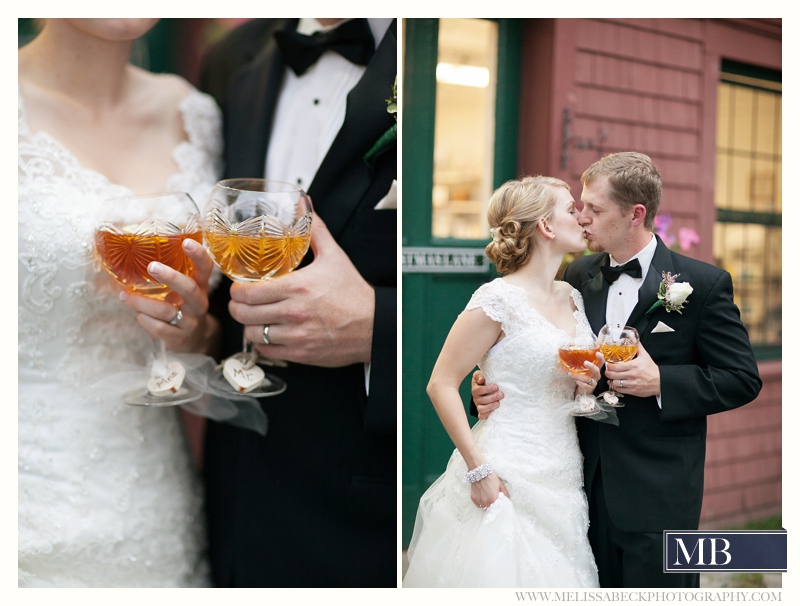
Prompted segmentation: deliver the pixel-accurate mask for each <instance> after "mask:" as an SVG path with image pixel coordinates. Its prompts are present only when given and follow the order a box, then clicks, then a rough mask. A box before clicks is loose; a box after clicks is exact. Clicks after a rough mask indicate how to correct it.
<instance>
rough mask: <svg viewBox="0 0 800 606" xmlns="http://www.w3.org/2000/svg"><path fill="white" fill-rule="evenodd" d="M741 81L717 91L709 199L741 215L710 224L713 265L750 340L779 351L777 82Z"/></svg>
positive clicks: (779, 178) (778, 85)
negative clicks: (728, 282) (728, 283)
mask: <svg viewBox="0 0 800 606" xmlns="http://www.w3.org/2000/svg"><path fill="white" fill-rule="evenodd" d="M748 80H749V82H748V84H749V85H750V86H745V85H742V84H738V83H731V82H721V83H720V85H719V94H718V105H717V163H716V175H715V191H714V200H715V204H716V206H717V208H719V209H726V210H734V211H744V212H743V213H741V212H740V213H727V214H723V215H721V216H722V217H723V218H724V219H725V220H726V221H735V222H721V221H718V222H717V223H716V224H715V226H714V245H713V248H714V259H715V261H716V263H717V264H718V265H719V266H720V267H722V268H724V269H726V270H727V271H728V272H730V274H731V276H732V277H733V287H734V297H735V302H736V304H737V305H738V307H739V310H740V312H741V314H742V321H743V322H744V324H745V326H746V327H747V330H748V333H749V335H750V340H751V341H752V342H753V343H754V344H756V345H780V344H781V305H782V304H781V275H782V258H781V238H782V229H781V226H780V222H781V215H780V213H781V208H782V189H781V178H782V156H781V127H782V119H781V104H782V98H781V91H780V84H779V83H778V84H776V83H774V82H766V81H763V84H762V81H759V80H757V79H755V78H748ZM762 85H763V88H760V86H762ZM748 212H749V213H752V214H748Z"/></svg>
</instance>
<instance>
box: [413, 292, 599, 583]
mask: <svg viewBox="0 0 800 606" xmlns="http://www.w3.org/2000/svg"><path fill="white" fill-rule="evenodd" d="M572 298H573V300H574V302H575V305H576V308H577V309H576V311H575V313H574V317H575V320H576V325H577V326H576V330H577V331H579V332H591V328H590V326H589V322H588V320H587V319H586V314H585V312H584V308H583V299H582V297H581V295H580V293H579V292H578V291H577V290H573V292H572ZM475 308H481V309H482V310H483V311H484V312H485V313H486V315H488V316H489V317H490V318H491V319H492V320H495V321H496V322H500V324H501V326H502V330H503V331H504V333H505V338H504V339H503V340H501V341H500V342H499V343H497V344H496V345H495V346H494V347H492V349H490V350H489V351H488V352H487V354H486V355H485V356H484V358H483V359H482V360H481V362H480V368H481V371H482V372H483V374H484V376H485V377H486V382H487V384H488V383H496V384H498V385H499V386H500V388H501V390H502V392H503V393H504V394H505V397H504V398H503V400H502V402H501V405H500V407H499V408H498V409H497V410H495V411H493V412H492V414H491V415H490V416H489V418H488V419H487V420H486V421H478V422H477V423H476V424H475V426H474V427H473V430H472V432H473V435H474V436H475V439H476V442H477V444H478V446H479V448H480V449H481V452H482V453H483V455H484V457H485V458H486V460H487V461H488V462H490V463H491V464H492V465H493V466H494V469H495V473H496V474H497V475H498V476H499V477H500V478H501V479H502V480H503V482H504V484H505V486H506V488H507V489H508V492H509V494H510V496H511V498H510V500H509V499H508V498H506V497H505V496H504V495H502V494H501V495H500V497H499V498H498V500H497V501H495V503H493V504H492V505H491V506H490V507H489V509H488V510H487V511H483V510H481V509H479V508H478V507H476V506H475V505H474V504H473V503H472V501H471V500H470V485H469V484H468V483H466V482H465V480H464V472H466V471H467V467H466V465H465V463H464V460H463V458H462V457H461V455H460V454H459V453H458V450H455V451H454V452H453V455H452V457H451V458H450V461H449V462H448V464H447V469H446V471H445V472H444V474H443V475H442V476H441V477H439V479H437V480H436V481H435V482H434V483H433V485H432V486H431V487H430V488H429V489H428V490H427V491H426V492H425V494H424V495H423V496H422V498H421V499H420V504H419V509H418V511H417V519H416V525H415V527H414V535H413V537H412V539H411V544H410V546H409V549H408V557H409V568H408V572H407V573H406V576H405V578H404V579H403V586H404V587H565V588H572V587H597V586H598V580H597V567H596V566H595V562H594V558H593V556H592V552H591V548H590V547H589V541H588V539H587V535H586V533H587V529H588V526H589V516H588V506H587V501H586V496H585V495H584V492H583V458H582V455H581V452H580V449H579V447H578V438H577V434H576V431H575V420H574V417H571V416H569V415H568V413H567V412H566V407H565V403H566V402H569V401H570V400H572V399H573V390H574V386H575V384H574V382H573V381H572V380H571V379H570V378H569V376H568V375H567V373H566V372H564V371H563V370H562V369H561V368H559V362H558V345H559V342H560V341H562V340H563V339H565V338H567V336H568V335H567V334H566V333H565V332H564V331H562V330H560V329H558V328H556V327H555V326H553V325H552V324H550V323H549V322H547V321H546V320H545V319H544V318H543V317H542V316H541V315H540V314H539V313H538V312H537V311H536V310H535V309H534V308H533V307H531V306H530V305H529V303H528V299H527V293H526V292H525V291H524V290H523V289H521V288H520V287H518V286H515V285H512V284H509V283H507V282H506V281H505V280H503V279H502V278H498V279H496V280H494V281H492V282H489V283H488V284H484V285H483V286H481V287H480V288H479V289H478V290H477V291H476V292H475V294H473V296H472V298H471V299H470V301H469V303H468V305H467V309H468V310H469V309H475Z"/></svg>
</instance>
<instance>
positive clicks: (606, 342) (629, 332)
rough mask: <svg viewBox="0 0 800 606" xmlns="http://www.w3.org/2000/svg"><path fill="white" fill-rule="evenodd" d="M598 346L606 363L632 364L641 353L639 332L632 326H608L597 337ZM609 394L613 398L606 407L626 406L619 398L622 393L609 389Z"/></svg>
mask: <svg viewBox="0 0 800 606" xmlns="http://www.w3.org/2000/svg"><path fill="white" fill-rule="evenodd" d="M597 345H598V346H599V347H600V351H602V352H603V357H604V358H605V359H606V363H611V364H616V363H619V362H630V361H631V360H633V359H634V358H635V357H636V354H637V353H638V352H639V332H638V331H637V330H636V329H635V328H633V327H632V326H624V327H622V328H614V327H611V326H609V325H608V324H606V325H605V326H603V328H601V329H600V333H599V334H598V335H597ZM608 393H609V395H610V396H613V397H612V398H610V399H609V400H607V401H606V406H611V407H613V408H622V407H623V406H625V404H623V403H622V402H620V401H619V398H621V397H622V394H621V393H617V392H616V391H614V390H613V389H609V390H608Z"/></svg>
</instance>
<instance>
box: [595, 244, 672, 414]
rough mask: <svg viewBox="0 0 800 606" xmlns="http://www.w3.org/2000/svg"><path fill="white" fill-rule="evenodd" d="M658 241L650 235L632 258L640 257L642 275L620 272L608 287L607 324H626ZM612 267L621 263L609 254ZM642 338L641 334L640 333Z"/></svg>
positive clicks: (637, 299)
mask: <svg viewBox="0 0 800 606" xmlns="http://www.w3.org/2000/svg"><path fill="white" fill-rule="evenodd" d="M657 243H658V242H657V241H656V238H655V236H652V235H651V237H650V242H648V243H647V245H646V246H645V247H644V248H643V249H642V250H640V251H639V252H638V253H636V254H635V255H634V256H633V257H631V259H639V265H641V266H642V277H641V278H634V277H633V276H629V275H628V274H620V276H619V278H618V279H617V281H616V282H614V283H613V284H611V285H609V287H608V298H607V299H606V324H608V325H609V327H611V328H612V330H613V329H615V328H616V329H621V328H622V327H624V326H625V324H626V323H627V321H628V318H629V317H630V315H631V313H632V312H633V308H634V307H636V304H637V303H638V302H639V288H641V286H642V284H644V279H645V278H646V277H647V272H648V270H649V269H650V263H652V262H653V255H655V253H656V245H657ZM609 261H610V265H611V267H616V266H618V265H621V263H619V262H617V260H616V259H614V257H612V256H611V255H609ZM639 337H640V338H641V335H639ZM656 400H657V401H658V406H659V408H660V407H661V394H659V395H658V396H656Z"/></svg>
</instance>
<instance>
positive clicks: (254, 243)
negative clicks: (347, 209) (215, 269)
mask: <svg viewBox="0 0 800 606" xmlns="http://www.w3.org/2000/svg"><path fill="white" fill-rule="evenodd" d="M205 239H206V249H207V250H208V252H209V253H210V254H211V257H212V258H213V259H214V261H215V262H216V263H217V265H219V268H220V269H221V270H222V273H224V274H225V275H226V276H228V277H229V278H230V279H231V280H235V281H237V282H259V281H261V280H265V279H267V278H276V277H278V276H282V275H284V274H288V273H289V272H290V271H292V270H293V269H294V268H295V267H297V265H298V264H299V263H300V261H301V260H302V259H303V256H304V255H305V254H306V252H307V251H308V246H309V244H310V243H311V234H310V233H309V234H302V235H283V236H240V235H238V234H219V233H214V232H211V231H206V232H205Z"/></svg>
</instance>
